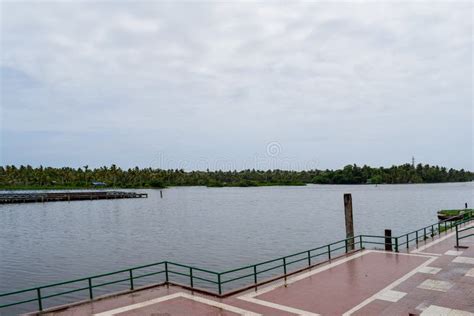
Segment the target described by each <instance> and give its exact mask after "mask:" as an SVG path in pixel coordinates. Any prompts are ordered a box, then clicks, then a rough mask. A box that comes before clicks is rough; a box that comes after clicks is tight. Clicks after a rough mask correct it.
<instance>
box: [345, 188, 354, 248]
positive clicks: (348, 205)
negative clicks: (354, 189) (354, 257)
mask: <svg viewBox="0 0 474 316" xmlns="http://www.w3.org/2000/svg"><path fill="white" fill-rule="evenodd" d="M344 213H345V220H346V238H347V239H349V240H348V242H347V243H346V244H347V247H346V249H347V251H350V250H354V238H353V237H354V220H353V216H352V195H351V194H350V193H345V194H344Z"/></svg>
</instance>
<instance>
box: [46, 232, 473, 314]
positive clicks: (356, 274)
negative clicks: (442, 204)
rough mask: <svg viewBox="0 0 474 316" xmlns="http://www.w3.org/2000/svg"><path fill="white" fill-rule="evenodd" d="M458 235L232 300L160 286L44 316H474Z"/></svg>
mask: <svg viewBox="0 0 474 316" xmlns="http://www.w3.org/2000/svg"><path fill="white" fill-rule="evenodd" d="M462 244H463V245H465V246H469V247H468V248H459V249H456V248H454V245H455V236H454V234H453V233H449V234H446V235H442V236H440V237H439V238H437V239H433V240H428V241H427V243H420V244H419V247H418V248H415V249H410V251H406V252H403V253H393V252H385V251H378V250H363V251H360V252H356V253H354V254H352V255H348V256H346V257H343V258H340V259H338V260H333V261H331V262H328V263H326V264H323V265H319V266H317V267H314V268H312V269H310V270H306V271H304V272H301V273H299V274H295V275H293V276H291V277H288V278H287V280H286V281H285V280H281V281H275V282H273V283H269V284H266V285H263V286H259V287H258V289H257V290H255V289H252V290H248V291H246V292H241V293H238V294H235V295H233V296H230V297H227V298H216V297H214V296H210V295H204V294H198V293H196V292H194V293H192V292H191V291H189V290H186V289H184V288H181V287H179V286H173V285H170V286H157V287H154V288H151V289H147V290H141V291H136V292H133V293H128V294H123V295H120V296H115V297H111V298H107V299H102V300H98V301H93V302H87V303H84V304H81V305H76V306H71V307H69V308H67V309H63V310H60V311H57V312H50V313H46V314H47V315H97V316H111V315H124V316H125V315H154V316H157V315H172V316H175V315H222V316H224V315H225V316H227V315H423V316H426V315H440V316H441V315H450V316H453V315H464V316H468V315H470V316H474V238H472V237H471V238H470V239H465V240H463V243H462Z"/></svg>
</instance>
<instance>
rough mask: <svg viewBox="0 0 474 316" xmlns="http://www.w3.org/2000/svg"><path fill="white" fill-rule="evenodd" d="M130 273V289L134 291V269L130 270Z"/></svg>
mask: <svg viewBox="0 0 474 316" xmlns="http://www.w3.org/2000/svg"><path fill="white" fill-rule="evenodd" d="M129 273H130V290H132V291H133V272H132V269H130V270H129Z"/></svg>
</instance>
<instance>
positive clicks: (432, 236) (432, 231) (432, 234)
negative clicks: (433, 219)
mask: <svg viewBox="0 0 474 316" xmlns="http://www.w3.org/2000/svg"><path fill="white" fill-rule="evenodd" d="M431 238H434V225H431Z"/></svg>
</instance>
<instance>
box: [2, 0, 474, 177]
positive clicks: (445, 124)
mask: <svg viewBox="0 0 474 316" xmlns="http://www.w3.org/2000/svg"><path fill="white" fill-rule="evenodd" d="M472 6H473V5H472V3H471V2H470V1H469V2H464V3H456V4H455V3H450V2H433V1H427V2H425V4H423V3H422V2H418V3H417V4H412V3H410V2H408V1H406V2H385V4H375V2H373V3H369V2H364V3H362V2H345V3H343V2H338V3H336V2H331V3H330V2H316V3H302V2H291V5H289V4H288V1H286V2H284V3H277V2H273V3H271V4H268V3H264V2H260V3H251V2H225V3H224V2H221V3H218V2H205V3H204V2H202V3H199V2H180V3H179V4H178V3H172V2H168V3H166V2H152V1H146V2H141V3H136V2H131V1H130V2H129V1H102V2H91V1H89V2H44V1H40V2H38V1H34V2H27V1H21V2H16V3H15V2H13V1H12V2H5V1H2V2H1V53H2V56H1V65H0V67H1V68H0V72H1V112H0V115H1V138H0V141H1V145H0V149H1V153H0V154H1V155H0V165H6V164H15V165H21V164H31V165H33V166H38V165H40V164H41V165H43V166H58V167H60V166H72V167H78V166H83V165H89V166H92V167H95V166H102V165H110V164H112V163H115V164H117V165H118V166H121V167H125V168H127V167H130V166H135V165H138V166H142V167H148V166H151V167H161V168H185V169H187V170H190V169H206V168H210V169H242V168H258V169H267V168H283V169H309V168H320V169H325V168H339V167H342V166H344V165H346V164H352V163H357V164H361V165H362V164H368V165H372V166H390V165H392V164H400V163H406V162H411V158H412V156H415V159H416V162H422V163H429V164H439V165H444V166H447V167H453V168H466V169H471V170H473V169H474V165H473V137H474V135H473V127H472V126H473V121H474V116H473V115H474V114H473V106H472V89H473V84H472V83H473V82H472V75H473V68H472V58H473V48H472V40H473V34H472V28H473V21H472V9H473V7H472Z"/></svg>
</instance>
